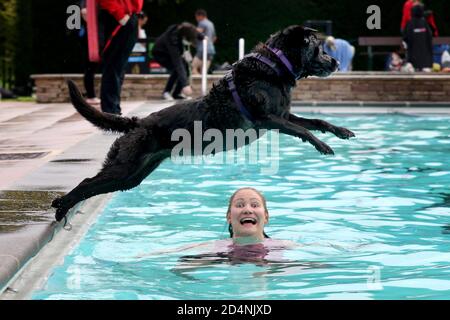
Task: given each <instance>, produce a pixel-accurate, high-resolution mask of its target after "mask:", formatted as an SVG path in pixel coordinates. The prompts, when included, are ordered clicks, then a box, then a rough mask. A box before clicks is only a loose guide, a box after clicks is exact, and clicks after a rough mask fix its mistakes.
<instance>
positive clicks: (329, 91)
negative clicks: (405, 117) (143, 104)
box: [32, 72, 450, 103]
mask: <svg viewBox="0 0 450 320" xmlns="http://www.w3.org/2000/svg"><path fill="white" fill-rule="evenodd" d="M167 77H168V76H167V75H127V76H126V78H125V82H124V85H123V87H122V99H123V100H152V99H160V98H161V93H162V91H163V89H164V86H165V83H166V81H167ZM221 77H222V75H210V76H209V78H208V86H209V88H210V87H211V86H212V83H213V82H215V81H217V80H218V79H220V78H221ZM32 78H33V79H34V81H35V85H36V95H37V101H38V102H41V103H52V102H68V101H69V95H68V90H67V85H66V83H65V81H66V80H67V79H72V80H75V81H76V82H77V83H78V85H79V86H80V88H82V75H80V74H55V75H50V74H44V75H33V76H32ZM99 82H100V77H99V76H97V77H96V85H97V92H98V86H99ZM192 85H193V88H194V92H195V95H196V96H199V95H200V94H201V78H200V77H198V76H197V77H196V76H194V77H193V79H192ZM292 98H293V100H297V101H302V102H311V103H314V102H344V101H349V102H390V101H402V102H440V103H450V75H449V74H435V73H432V74H431V73H415V74H402V73H389V72H371V73H368V72H353V73H342V74H335V75H333V76H331V77H328V78H315V77H311V78H308V79H304V80H301V81H299V82H298V83H297V87H296V88H294V90H293V92H292Z"/></svg>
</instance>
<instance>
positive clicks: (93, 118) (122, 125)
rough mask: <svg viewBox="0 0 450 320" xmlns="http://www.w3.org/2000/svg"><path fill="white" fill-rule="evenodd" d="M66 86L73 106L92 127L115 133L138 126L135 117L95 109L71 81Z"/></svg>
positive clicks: (137, 119)
mask: <svg viewBox="0 0 450 320" xmlns="http://www.w3.org/2000/svg"><path fill="white" fill-rule="evenodd" d="M67 85H68V86H69V93H70V99H71V100H72V104H73V106H74V107H75V109H77V111H78V112H79V113H80V114H81V115H82V116H83V117H84V118H86V119H87V120H88V121H89V122H91V123H92V124H93V125H94V126H96V127H98V128H100V129H102V130H106V131H108V130H109V131H116V132H128V131H130V130H133V129H134V128H136V127H138V126H139V122H138V121H139V118H137V117H132V118H126V117H121V116H118V115H115V114H111V113H106V112H101V111H99V110H97V109H95V108H94V107H92V106H91V105H89V104H88V103H87V102H86V101H85V100H84V98H83V96H82V95H81V92H80V90H78V88H77V86H76V84H75V83H74V82H73V81H72V80H68V81H67Z"/></svg>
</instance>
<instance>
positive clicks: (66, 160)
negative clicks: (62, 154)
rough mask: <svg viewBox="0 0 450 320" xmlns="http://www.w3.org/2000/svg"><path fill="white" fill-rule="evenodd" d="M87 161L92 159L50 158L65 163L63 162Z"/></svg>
mask: <svg viewBox="0 0 450 320" xmlns="http://www.w3.org/2000/svg"><path fill="white" fill-rule="evenodd" d="M89 161H92V159H59V160H52V161H50V162H56V163H65V162H89Z"/></svg>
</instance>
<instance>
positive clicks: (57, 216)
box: [55, 208, 69, 222]
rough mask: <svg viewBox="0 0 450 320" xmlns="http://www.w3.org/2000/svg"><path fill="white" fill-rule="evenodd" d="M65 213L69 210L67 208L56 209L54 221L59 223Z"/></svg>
mask: <svg viewBox="0 0 450 320" xmlns="http://www.w3.org/2000/svg"><path fill="white" fill-rule="evenodd" d="M67 211H69V209H67V208H58V209H56V213H55V219H56V221H58V222H59V221H61V220H62V218H64V217H65V216H66V214H67Z"/></svg>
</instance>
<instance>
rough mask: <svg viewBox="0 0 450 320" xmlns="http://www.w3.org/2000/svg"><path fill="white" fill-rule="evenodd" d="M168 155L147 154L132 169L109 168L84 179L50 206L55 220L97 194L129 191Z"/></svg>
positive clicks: (166, 153)
mask: <svg viewBox="0 0 450 320" xmlns="http://www.w3.org/2000/svg"><path fill="white" fill-rule="evenodd" d="M168 155H169V152H168V151H166V150H162V151H159V152H156V153H153V154H147V155H145V156H143V157H142V158H141V159H140V160H139V162H138V163H137V164H136V165H133V166H132V167H131V166H130V165H129V164H127V165H121V166H109V167H106V168H104V169H103V170H102V171H100V172H99V173H98V174H97V175H96V176H95V177H93V178H87V179H84V180H83V181H82V182H81V183H80V184H79V185H78V186H77V187H75V188H74V189H73V190H72V191H70V192H69V193H68V194H66V195H65V196H63V197H61V198H57V199H55V200H54V201H53V203H52V206H53V207H55V208H57V210H56V214H55V218H56V220H57V221H61V219H62V218H63V217H64V216H65V215H66V214H67V212H68V211H69V209H70V208H72V207H73V206H74V205H76V204H77V203H78V202H80V201H82V200H85V199H88V198H91V197H93V196H96V195H99V194H104V193H109V192H114V191H119V190H120V191H124V190H129V189H132V188H134V187H136V186H138V185H139V184H140V183H141V182H142V180H144V179H145V177H147V176H148V175H149V174H150V173H151V172H152V171H153V170H155V169H156V168H157V167H158V166H159V164H161V162H162V161H163V160H164V159H165V158H167V156H168Z"/></svg>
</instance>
